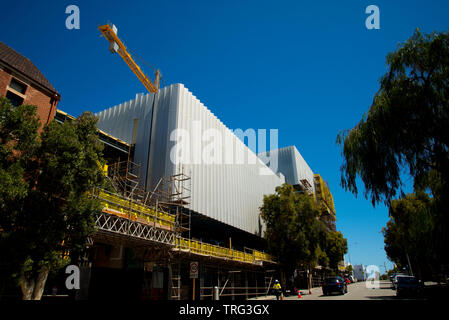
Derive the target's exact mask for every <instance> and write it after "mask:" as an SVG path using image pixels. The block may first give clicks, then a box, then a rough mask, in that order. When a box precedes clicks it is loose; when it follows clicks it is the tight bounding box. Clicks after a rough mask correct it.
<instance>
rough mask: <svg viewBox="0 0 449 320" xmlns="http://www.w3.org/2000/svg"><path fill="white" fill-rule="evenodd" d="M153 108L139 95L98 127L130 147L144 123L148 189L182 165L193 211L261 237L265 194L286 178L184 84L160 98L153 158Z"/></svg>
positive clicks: (142, 156) (141, 149)
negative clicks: (239, 155)
mask: <svg viewBox="0 0 449 320" xmlns="http://www.w3.org/2000/svg"><path fill="white" fill-rule="evenodd" d="M152 105H153V95H152V94H147V95H138V96H137V98H136V99H135V100H132V101H129V102H126V103H123V104H121V105H118V106H116V107H113V108H111V109H107V110H105V111H102V112H100V113H98V114H97V116H99V118H100V120H99V124H98V127H99V128H100V129H101V130H103V131H105V132H108V133H110V134H111V135H114V136H116V137H118V138H120V139H122V140H124V141H126V142H131V140H132V134H133V126H134V122H135V121H134V119H136V118H137V119H139V121H138V133H137V139H136V153H135V158H134V161H135V162H138V163H139V162H140V163H142V167H143V168H145V170H146V166H147V164H148V176H147V177H146V182H147V185H148V186H155V185H156V184H157V182H158V180H159V179H160V177H162V176H165V177H169V176H170V175H173V174H176V173H178V170H179V169H180V165H179V163H180V164H181V165H182V166H183V170H184V172H185V173H186V174H187V175H189V176H190V177H191V183H190V184H191V186H190V187H191V199H190V208H191V209H192V210H194V211H196V212H198V213H201V214H203V215H205V216H208V217H210V218H213V219H216V220H218V221H220V222H223V223H226V224H228V225H231V226H233V227H236V228H239V229H241V230H245V231H247V232H250V233H253V234H261V233H260V232H261V228H262V224H261V221H260V218H259V213H260V211H259V207H260V206H261V205H262V199H263V195H264V194H271V193H274V191H275V188H276V186H279V185H281V184H282V183H283V182H284V181H285V179H284V177H283V176H282V175H279V176H278V175H276V174H275V173H273V172H272V171H271V170H269V169H267V167H266V165H265V164H264V163H263V162H262V161H261V160H260V159H259V158H258V157H257V155H256V154H254V153H253V152H252V151H251V150H250V149H248V148H247V147H246V146H245V144H244V143H243V142H242V141H241V140H240V139H238V138H237V137H236V136H235V135H234V133H233V132H232V131H231V130H230V129H228V128H227V127H226V126H225V125H224V124H223V123H222V122H221V121H220V120H219V119H218V118H217V117H216V116H215V115H214V114H213V113H212V112H211V111H210V110H209V109H208V108H206V107H205V106H204V105H203V104H202V103H201V102H200V101H199V100H198V99H197V98H196V97H195V96H193V95H192V93H191V92H190V91H189V90H187V89H186V88H185V87H184V86H183V85H182V84H175V85H171V86H169V87H166V88H164V89H161V90H160V91H159V92H158V94H157V97H156V101H155V103H154V105H155V110H154V116H153V128H152V133H151V147H150V153H149V158H148V145H150V143H149V140H150V130H149V128H150V123H151V111H152V110H151V109H152ZM175 129H177V130H176V131H174V130H175ZM239 152H240V153H241V154H243V159H244V161H242V162H238V161H239V160H240V158H238V157H237V155H236V154H237V153H239ZM207 155H209V157H207ZM236 162H237V163H236ZM262 170H263V173H264V174H261V171H262ZM143 172H145V171H143ZM143 179H145V177H143ZM142 182H144V181H142ZM312 182H313V176H312Z"/></svg>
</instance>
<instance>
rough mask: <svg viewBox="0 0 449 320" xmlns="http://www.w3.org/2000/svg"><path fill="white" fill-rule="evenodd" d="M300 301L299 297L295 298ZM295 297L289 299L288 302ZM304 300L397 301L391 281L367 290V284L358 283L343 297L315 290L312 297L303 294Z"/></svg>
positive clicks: (349, 287)
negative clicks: (327, 294)
mask: <svg viewBox="0 0 449 320" xmlns="http://www.w3.org/2000/svg"><path fill="white" fill-rule="evenodd" d="M295 298H296V300H298V298H297V297H295ZM291 299H293V297H288V300H291ZM301 299H304V300H391V299H396V291H395V290H393V288H392V286H391V282H390V281H381V282H380V283H379V288H375V289H372V288H367V283H366V282H356V283H351V284H349V285H348V293H346V294H344V295H341V294H338V293H333V294H332V295H330V296H324V295H323V291H322V290H321V288H314V290H312V294H311V295H308V294H307V295H306V294H303V295H302V298H301Z"/></svg>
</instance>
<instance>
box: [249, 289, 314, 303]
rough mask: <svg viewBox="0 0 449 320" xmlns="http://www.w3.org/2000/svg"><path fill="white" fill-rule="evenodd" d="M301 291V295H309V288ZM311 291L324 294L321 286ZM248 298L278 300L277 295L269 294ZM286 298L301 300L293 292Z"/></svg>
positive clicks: (285, 298)
mask: <svg viewBox="0 0 449 320" xmlns="http://www.w3.org/2000/svg"><path fill="white" fill-rule="evenodd" d="M299 291H300V292H301V297H305V296H308V295H309V291H308V289H300V290H299ZM310 291H311V292H312V295H314V296H319V295H321V294H323V291H322V289H321V287H315V288H312V289H311V290H310ZM248 300H276V296H275V295H267V296H260V297H256V298H250V299H248ZM284 300H299V298H298V295H297V294H294V293H292V294H291V295H290V296H285V297H284Z"/></svg>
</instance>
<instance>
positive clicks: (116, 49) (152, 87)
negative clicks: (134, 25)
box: [98, 24, 160, 93]
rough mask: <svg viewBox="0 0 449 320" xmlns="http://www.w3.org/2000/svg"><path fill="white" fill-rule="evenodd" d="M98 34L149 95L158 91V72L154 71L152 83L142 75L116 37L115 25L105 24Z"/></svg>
mask: <svg viewBox="0 0 449 320" xmlns="http://www.w3.org/2000/svg"><path fill="white" fill-rule="evenodd" d="M98 29H99V30H100V32H101V33H102V34H103V35H104V37H105V38H106V40H108V42H109V51H111V52H112V53H118V54H119V55H120V56H121V57H122V59H123V60H124V61H125V62H126V64H127V65H128V67H129V68H130V69H131V70H132V71H133V72H134V74H135V75H136V76H137V78H139V80H140V82H142V84H143V85H144V86H145V88H147V90H148V91H149V92H150V93H156V92H157V91H158V90H159V77H160V72H159V70H156V72H155V77H154V83H153V82H152V81H151V80H150V79H149V78H148V77H147V76H146V75H145V73H143V71H142V69H140V67H139V66H138V65H137V63H136V62H135V61H134V59H133V58H132V56H131V54H130V53H129V52H128V50H127V49H126V47H125V45H124V44H123V42H122V41H121V40H120V39H119V37H118V36H117V28H116V27H115V25H113V24H111V25H109V24H105V25H102V26H100V27H98Z"/></svg>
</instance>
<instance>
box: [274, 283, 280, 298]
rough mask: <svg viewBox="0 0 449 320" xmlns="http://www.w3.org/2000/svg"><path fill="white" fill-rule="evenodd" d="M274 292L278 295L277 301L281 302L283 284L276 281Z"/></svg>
mask: <svg viewBox="0 0 449 320" xmlns="http://www.w3.org/2000/svg"><path fill="white" fill-rule="evenodd" d="M273 290H274V294H275V295H276V300H279V298H280V296H281V284H280V283H279V281H278V280H274V285H273Z"/></svg>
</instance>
